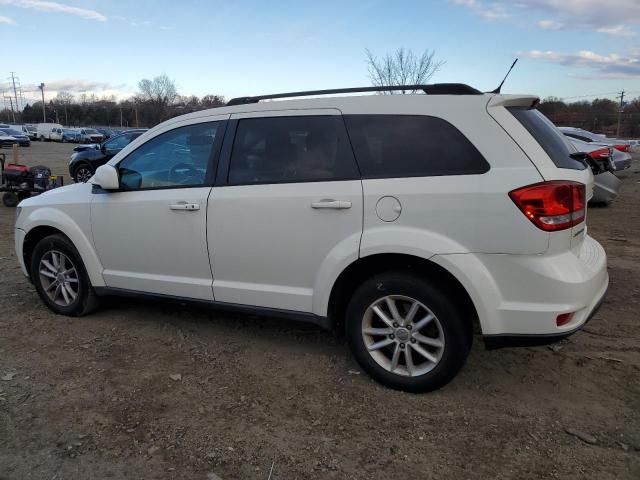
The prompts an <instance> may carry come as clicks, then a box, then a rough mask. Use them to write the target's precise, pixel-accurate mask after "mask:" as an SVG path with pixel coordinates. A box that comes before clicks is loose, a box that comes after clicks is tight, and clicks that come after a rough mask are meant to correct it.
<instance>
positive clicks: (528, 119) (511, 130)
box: [487, 95, 593, 253]
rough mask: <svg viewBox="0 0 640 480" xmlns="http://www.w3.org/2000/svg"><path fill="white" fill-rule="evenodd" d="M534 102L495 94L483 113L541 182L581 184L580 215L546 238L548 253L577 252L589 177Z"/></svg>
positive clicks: (583, 230)
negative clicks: (515, 146)
mask: <svg viewBox="0 0 640 480" xmlns="http://www.w3.org/2000/svg"><path fill="white" fill-rule="evenodd" d="M538 103H539V100H538V98H537V97H532V96H522V95H495V96H493V97H492V98H491V99H490V100H489V102H488V104H487V112H488V113H489V115H491V116H492V117H493V118H494V119H495V120H496V121H497V122H498V123H499V124H500V125H501V126H502V128H504V129H505V130H506V131H507V133H508V134H509V135H510V136H511V137H512V138H513V139H514V141H515V142H516V143H517V144H518V145H519V147H520V148H521V149H522V151H523V152H524V153H525V155H527V157H529V159H530V160H531V163H532V164H533V165H534V166H535V167H536V169H537V170H538V171H539V172H540V175H541V176H542V178H544V180H545V182H558V185H562V183H561V182H565V183H567V182H575V183H577V184H581V185H584V191H585V197H586V198H584V205H583V208H584V215H579V216H576V217H575V218H576V219H577V221H575V222H571V226H570V227H567V228H563V229H560V230H557V231H551V234H550V238H549V253H554V252H560V251H563V250H566V249H567V248H571V250H574V251H576V253H577V252H578V251H579V249H580V247H581V245H582V242H583V240H584V237H585V235H586V202H587V201H588V199H590V198H591V197H592V196H593V174H592V173H591V169H589V168H588V167H587V165H585V163H584V162H582V161H580V160H576V159H574V158H572V157H571V153H573V152H572V151H571V150H570V148H569V146H568V145H567V143H566V141H565V140H564V138H563V135H562V133H560V131H559V130H558V129H557V128H556V127H555V126H554V125H553V123H552V122H551V121H550V120H549V119H548V118H547V117H545V116H544V115H543V114H542V113H541V112H540V111H538V110H537V108H536V106H537V105H538ZM569 184H570V183H569ZM580 188H582V187H580ZM512 198H513V197H512ZM577 203H579V202H576V204H577Z"/></svg>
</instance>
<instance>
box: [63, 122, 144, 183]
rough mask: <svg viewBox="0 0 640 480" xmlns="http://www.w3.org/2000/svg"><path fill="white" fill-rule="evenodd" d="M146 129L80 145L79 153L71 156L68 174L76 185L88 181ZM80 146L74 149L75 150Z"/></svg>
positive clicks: (130, 131)
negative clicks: (100, 142) (100, 167)
mask: <svg viewBox="0 0 640 480" xmlns="http://www.w3.org/2000/svg"><path fill="white" fill-rule="evenodd" d="M146 131H147V130H146V129H136V130H129V131H126V132H123V133H120V134H118V135H114V136H113V137H111V138H110V139H109V140H107V141H106V142H104V143H102V144H98V145H82V147H86V148H81V149H80V150H79V151H76V152H74V153H73V154H72V155H71V161H70V162H69V174H70V175H71V178H73V179H74V180H75V181H76V182H77V183H80V182H86V181H87V180H89V179H90V178H91V177H92V176H93V174H94V173H95V171H96V169H97V168H98V167H99V166H101V165H104V164H105V163H107V162H108V161H109V160H111V159H112V158H113V157H114V156H115V155H116V154H117V153H119V152H120V150H122V149H123V148H124V147H126V146H127V145H129V144H130V143H131V142H132V141H133V140H135V139H136V138H138V137H139V136H140V135H142V134H143V133H144V132H146ZM77 148H80V146H78V147H76V148H74V150H76V149H77Z"/></svg>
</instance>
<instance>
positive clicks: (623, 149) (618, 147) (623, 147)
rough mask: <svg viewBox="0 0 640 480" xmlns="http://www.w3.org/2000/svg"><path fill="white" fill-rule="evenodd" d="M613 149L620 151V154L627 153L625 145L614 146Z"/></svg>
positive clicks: (627, 147)
mask: <svg viewBox="0 0 640 480" xmlns="http://www.w3.org/2000/svg"><path fill="white" fill-rule="evenodd" d="M613 148H615V149H616V150H620V151H621V152H628V151H629V145H627V144H620V145H614V146H613Z"/></svg>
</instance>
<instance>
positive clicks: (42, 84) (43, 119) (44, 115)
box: [38, 83, 47, 123]
mask: <svg viewBox="0 0 640 480" xmlns="http://www.w3.org/2000/svg"><path fill="white" fill-rule="evenodd" d="M38 88H39V89H40V91H41V92H42V121H43V122H44V123H47V111H46V110H45V108H44V83H41V84H40V85H38Z"/></svg>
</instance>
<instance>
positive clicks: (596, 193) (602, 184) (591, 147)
mask: <svg viewBox="0 0 640 480" xmlns="http://www.w3.org/2000/svg"><path fill="white" fill-rule="evenodd" d="M565 141H566V143H567V145H568V147H569V150H570V151H571V152H573V153H578V152H583V153H588V154H589V156H590V157H591V158H592V159H593V160H595V161H598V160H606V161H609V162H611V163H613V165H614V166H615V160H613V159H615V157H616V156H622V157H625V158H626V157H631V156H630V155H629V154H628V153H625V152H620V151H618V150H616V149H615V148H613V146H611V145H608V146H605V147H603V146H601V145H598V144H595V143H589V142H583V141H582V140H577V139H575V138H571V137H565ZM627 168H628V167H627ZM621 186H622V181H621V180H620V179H619V178H618V177H616V176H615V175H614V174H613V173H612V172H607V171H605V172H601V173H598V174H597V175H594V177H593V196H592V197H591V199H590V200H589V204H590V205H594V204H595V205H609V204H611V202H613V201H614V200H615V199H616V197H617V196H618V191H619V190H620V187H621Z"/></svg>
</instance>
